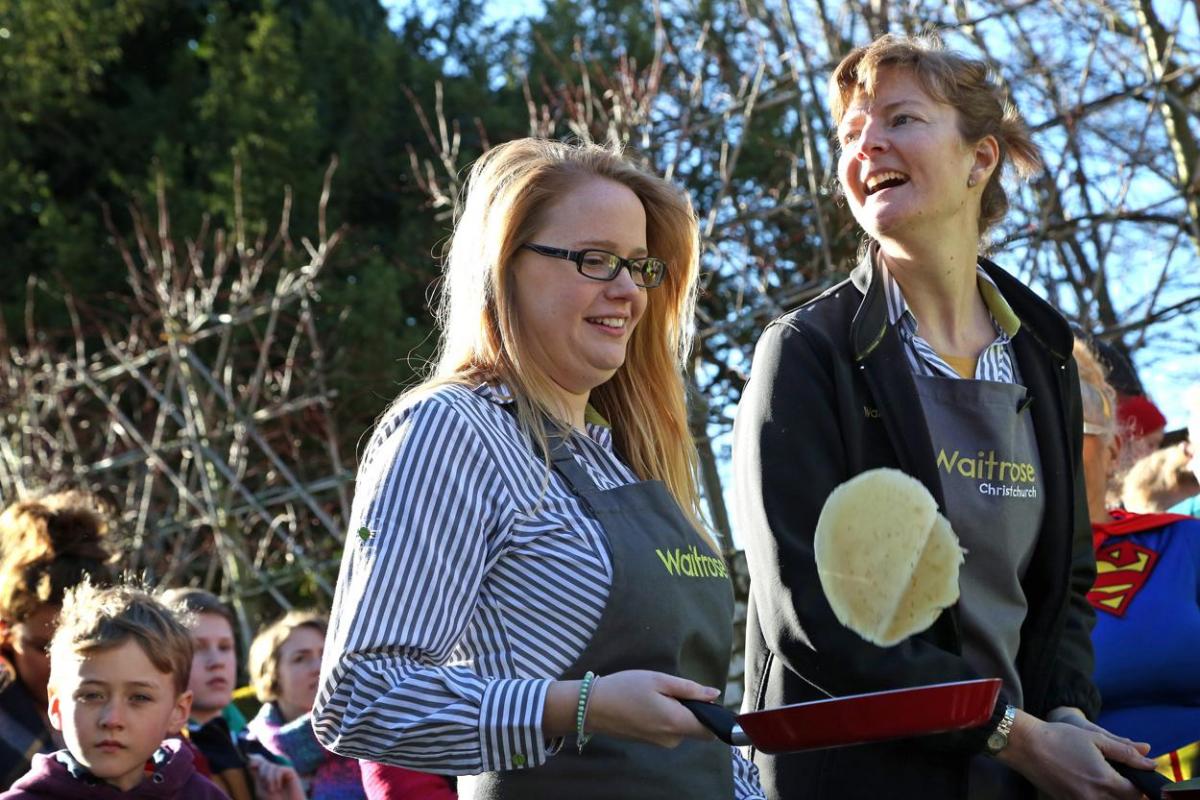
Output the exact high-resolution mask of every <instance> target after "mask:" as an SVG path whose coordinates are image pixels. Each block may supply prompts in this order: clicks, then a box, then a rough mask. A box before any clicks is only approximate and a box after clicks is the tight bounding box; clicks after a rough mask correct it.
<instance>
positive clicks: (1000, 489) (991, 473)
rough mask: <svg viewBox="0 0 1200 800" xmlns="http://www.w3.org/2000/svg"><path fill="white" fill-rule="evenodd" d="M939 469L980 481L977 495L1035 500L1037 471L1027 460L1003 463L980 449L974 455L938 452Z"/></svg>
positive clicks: (1000, 459)
mask: <svg viewBox="0 0 1200 800" xmlns="http://www.w3.org/2000/svg"><path fill="white" fill-rule="evenodd" d="M937 465H938V469H942V470H945V471H946V474H947V475H950V476H957V477H961V478H970V479H974V480H977V481H978V482H979V493H980V494H983V495H987V496H989V497H1019V498H1030V499H1032V498H1036V497H1037V496H1038V490H1037V479H1038V478H1037V468H1036V467H1034V465H1033V464H1031V463H1029V462H1027V461H1006V460H1004V459H1003V458H999V457H997V455H996V451H995V450H987V451H984V450H979V451H976V453H975V455H974V456H971V455H969V454H963V453H962V452H961V451H959V450H952V451H950V452H949V453H947V452H946V448H944V447H943V448H942V449H940V450H939V451H938V455H937Z"/></svg>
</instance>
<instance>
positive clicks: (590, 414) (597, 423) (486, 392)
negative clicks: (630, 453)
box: [474, 382, 612, 450]
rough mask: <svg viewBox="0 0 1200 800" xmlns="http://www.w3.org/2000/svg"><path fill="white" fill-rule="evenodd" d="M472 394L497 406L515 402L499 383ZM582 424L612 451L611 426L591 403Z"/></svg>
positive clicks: (511, 394) (505, 386)
mask: <svg viewBox="0 0 1200 800" xmlns="http://www.w3.org/2000/svg"><path fill="white" fill-rule="evenodd" d="M474 392H475V393H476V394H478V395H479V396H480V397H483V398H485V399H487V400H490V401H491V402H493V403H495V404H496V405H498V406H506V405H509V404H510V403H512V402H514V401H515V400H516V396H515V395H514V394H513V392H512V389H510V388H509V387H508V385H507V384H505V383H501V382H497V383H480V384H479V385H478V386H476V387H475V388H474ZM583 423H584V426H585V427H586V428H587V433H588V436H590V437H591V438H592V440H593V441H595V442H596V443H597V444H600V445H603V446H604V447H605V448H606V449H609V450H611V449H612V426H611V425H610V424H609V422H608V420H606V419H605V418H604V416H603V415H602V414H601V413H600V412H599V411H597V410H596V407H595V406H593V405H592V404H591V403H588V405H587V410H585V411H584V415H583Z"/></svg>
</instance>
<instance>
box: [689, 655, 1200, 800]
mask: <svg viewBox="0 0 1200 800" xmlns="http://www.w3.org/2000/svg"><path fill="white" fill-rule="evenodd" d="M1000 685H1001V681H1000V679H999V678H983V679H980V680H973V681H956V682H954V683H938V684H933V685H930V686H918V687H916V688H913V689H892V690H890V691H886V692H871V693H869V694H857V695H851V696H849V697H832V698H829V699H828V700H813V701H811V702H808V703H796V704H795V705H790V706H781V707H780V708H772V709H767V710H765V711H751V712H749V713H747V714H734V713H733V712H732V711H730V710H729V709H727V708H725V707H724V706H719V705H716V704H715V703H704V702H701V701H699V700H680V701H679V702H681V703H683V704H684V705H685V706H687V707H688V709H689V710H690V711H691V712H692V713H693V714H695V715H696V718H697V719H699V720H700V722H702V723H703V724H704V727H706V728H708V729H709V730H710V731H712V732H713V733H714V734H715V735H716V736H717V738H718V739H720V740H721V741H723V742H726V743H727V744H731V745H734V746H737V747H742V746H746V745H749V746H752V747H754V748H755V749H756V750H759V751H760V752H763V753H771V754H774V753H794V752H798V751H801V750H820V749H823V748H827V747H846V746H848V745H854V744H865V743H867V742H882V741H886V740H888V739H906V738H908V737H912V736H927V735H930V734H934V733H946V732H947V731H957V730H965V729H967V728H974V727H977V726H979V725H982V724H983V723H985V722H987V721H988V719H989V718H990V717H991V716H992V711H993V709H995V707H996V698H997V697H998V696H999V693H1000ZM1109 763H1110V764H1111V765H1112V767H1113V769H1115V770H1116V771H1117V772H1119V773H1120V774H1121V776H1122V777H1124V778H1126V779H1127V780H1129V781H1130V782H1131V783H1133V785H1134V786H1136V787H1137V788H1138V789H1140V790H1141V791H1142V793H1143V794H1145V795H1146V797H1148V798H1150V800H1160V798H1161V799H1163V800H1165V799H1166V798H1170V800H1186V799H1187V798H1191V797H1193V796H1195V797H1197V798H1198V800H1200V791H1198V792H1197V793H1196V794H1195V795H1193V794H1192V793H1191V792H1189V791H1187V790H1188V789H1190V788H1192V787H1191V783H1192V782H1191V781H1188V782H1186V783H1185V784H1179V785H1175V784H1172V783H1171V781H1169V780H1168V779H1167V778H1165V777H1163V776H1162V775H1159V774H1158V773H1157V772H1151V771H1146V770H1139V769H1133V768H1132V767H1128V766H1126V765H1124V764H1117V763H1113V762H1109ZM1172 786H1176V788H1177V789H1179V790H1180V791H1179V792H1178V793H1177V792H1173V791H1172V790H1171V787H1172ZM1197 788H1198V789H1200V787H1197Z"/></svg>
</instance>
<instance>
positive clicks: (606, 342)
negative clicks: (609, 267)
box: [513, 177, 655, 396]
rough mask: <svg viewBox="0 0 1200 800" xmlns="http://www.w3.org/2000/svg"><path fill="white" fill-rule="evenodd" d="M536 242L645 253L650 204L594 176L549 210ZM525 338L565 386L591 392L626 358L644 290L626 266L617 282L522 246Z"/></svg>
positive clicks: (520, 315)
mask: <svg viewBox="0 0 1200 800" xmlns="http://www.w3.org/2000/svg"><path fill="white" fill-rule="evenodd" d="M530 243H534V244H540V245H546V246H549V247H556V248H561V249H564V250H584V249H599V250H607V251H609V252H611V253H616V254H617V255H619V256H621V257H623V258H641V257H644V256H646V255H654V254H653V253H649V254H648V253H647V252H646V210H645V208H644V207H643V206H642V202H641V200H639V199H638V197H637V195H636V194H634V193H633V191H632V190H631V189H629V188H628V187H626V186H624V185H622V184H620V183H616V182H615V181H611V180H607V179H605V178H595V177H593V178H588V179H585V180H584V181H583V182H581V183H579V184H578V185H577V186H575V187H573V188H572V189H570V190H569V191H567V192H566V193H565V194H563V195H562V196H561V197H559V198H557V200H555V201H554V203H553V204H552V205H551V206H550V208H548V209H547V210H546V212H545V218H544V220H543V221H542V224H541V225H540V226H539V227H538V230H537V232H536V233H535V234H534V235H533V237H532V238H531V240H530ZM513 271H514V283H515V298H514V304H515V311H516V317H517V324H518V325H519V327H520V335H521V337H522V343H523V345H524V349H525V351H526V352H527V353H530V354H531V357H532V358H533V360H534V361H535V362H536V363H537V366H538V367H539V368H540V369H541V370H543V371H544V372H545V374H546V375H547V377H549V378H550V379H551V380H552V381H554V383H555V384H557V385H558V386H559V387H560V388H561V389H562V390H563V391H564V392H566V393H567V394H571V395H576V396H579V395H587V394H588V393H589V392H591V390H592V389H594V388H596V387H597V386H599V385H600V384H602V383H604V382H605V381H607V380H608V379H609V378H611V377H612V376H613V373H614V372H616V371H617V369H618V368H619V367H620V366H621V365H622V364H623V363H625V350H626V346H627V345H628V343H629V338H630V337H631V336H632V335H633V330H634V328H635V327H636V326H637V324H638V321H639V320H640V319H641V318H642V314H643V313H644V312H645V310H646V292H647V291H655V290H653V289H651V290H647V289H642V288H639V287H638V286H637V285H636V284H634V282H633V277H632V276H631V275H630V274H629V270H628V269H622V270H621V271H620V272H619V273H618V274H617V277H615V278H614V279H613V280H611V281H598V280H594V279H592V278H588V277H585V276H583V275H580V274H579V272H578V271H577V270H576V268H575V264H573V263H572V262H570V261H566V260H563V259H559V258H553V257H550V256H545V255H541V254H538V253H535V252H532V251H530V250H525V249H522V250H520V251H518V252H517V255H516V256H515V263H514V265H513Z"/></svg>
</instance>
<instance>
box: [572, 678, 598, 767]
mask: <svg viewBox="0 0 1200 800" xmlns="http://www.w3.org/2000/svg"><path fill="white" fill-rule="evenodd" d="M596 679H597V675H596V673H594V672H592V671H591V670H589V671H587V672H586V673H584V675H583V681H582V682H581V683H580V684H579V706H578V707H577V708H576V709H575V738H576V742H577V744H578V746H579V752H580V753H583V746H584V745H585V744H587V743H588V741H589V740H591V738H592V736H591V734H588V733H584V732H583V724H584V722H585V721H586V720H587V709H588V701H589V700H591V699H592V687H593V686H594V685H595V683H596Z"/></svg>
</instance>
